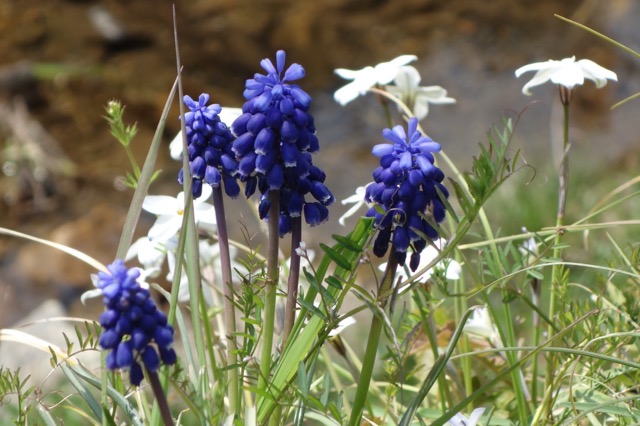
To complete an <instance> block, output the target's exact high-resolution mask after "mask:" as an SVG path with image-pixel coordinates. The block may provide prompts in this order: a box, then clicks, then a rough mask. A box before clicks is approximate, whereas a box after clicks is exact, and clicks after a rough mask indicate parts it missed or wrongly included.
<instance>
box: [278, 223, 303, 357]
mask: <svg viewBox="0 0 640 426" xmlns="http://www.w3.org/2000/svg"><path fill="white" fill-rule="evenodd" d="M301 241H302V218H301V217H294V218H292V219H291V263H290V265H289V282H288V285H287V305H286V307H285V310H284V329H283V332H282V341H283V342H285V345H286V343H287V340H289V334H290V333H291V330H292V329H293V323H294V322H295V319H296V303H297V301H298V283H299V281H300V255H299V254H298V251H297V249H298V248H299V247H300V242H301Z"/></svg>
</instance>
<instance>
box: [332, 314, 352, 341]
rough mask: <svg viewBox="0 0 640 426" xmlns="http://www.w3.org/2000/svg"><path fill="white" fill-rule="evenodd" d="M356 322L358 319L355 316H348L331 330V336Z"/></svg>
mask: <svg viewBox="0 0 640 426" xmlns="http://www.w3.org/2000/svg"><path fill="white" fill-rule="evenodd" d="M355 323H356V320H355V319H354V318H353V317H346V318H345V319H343V320H342V321H340V322H339V323H338V326H337V327H336V328H334V329H333V330H331V331H330V332H329V337H334V336H337V335H338V334H340V333H342V332H343V331H344V329H345V328H347V327H349V326H350V325H353V324H355Z"/></svg>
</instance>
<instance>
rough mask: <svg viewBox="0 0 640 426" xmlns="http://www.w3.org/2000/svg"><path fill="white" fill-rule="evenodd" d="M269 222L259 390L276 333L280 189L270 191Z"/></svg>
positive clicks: (266, 374) (263, 387)
mask: <svg viewBox="0 0 640 426" xmlns="http://www.w3.org/2000/svg"><path fill="white" fill-rule="evenodd" d="M269 202H270V204H271V205H270V208H269V222H268V225H269V227H268V233H269V234H268V238H269V242H268V247H267V277H266V280H265V283H264V328H263V329H262V351H261V353H260V377H259V378H258V390H259V391H265V390H266V389H267V384H268V381H269V373H270V371H271V352H272V348H273V337H274V334H275V330H274V326H275V317H276V293H277V290H278V250H279V243H280V235H279V230H278V217H279V214H280V211H279V206H280V191H269Z"/></svg>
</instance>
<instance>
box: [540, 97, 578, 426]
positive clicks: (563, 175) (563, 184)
mask: <svg viewBox="0 0 640 426" xmlns="http://www.w3.org/2000/svg"><path fill="white" fill-rule="evenodd" d="M559 89H560V99H561V101H562V108H563V111H564V132H563V154H562V160H561V162H560V170H559V172H558V214H557V217H556V232H557V233H556V237H555V240H554V248H553V258H554V259H560V258H561V256H562V249H561V248H559V246H560V241H561V239H562V235H563V234H564V231H563V230H562V226H563V224H564V214H565V209H566V205H567V193H568V190H569V188H568V185H569V155H568V152H569V104H570V101H571V92H572V91H571V90H570V89H567V88H566V87H564V86H559ZM563 270H564V268H563V267H562V265H561V264H559V263H558V262H555V263H554V264H553V267H552V268H551V294H550V295H549V320H550V321H551V322H550V323H549V326H548V329H547V333H548V336H549V337H550V336H552V335H553V333H554V327H553V321H554V316H555V314H556V310H557V306H558V303H559V300H558V299H559V298H561V299H564V296H563V294H564V291H565V289H562V288H561V285H562V275H563V273H562V271H563ZM555 370H556V356H555V354H553V353H550V354H549V357H548V361H547V376H546V379H545V389H546V392H553V378H554V376H555ZM547 410H548V411H549V412H548V413H547V414H548V415H549V416H550V415H551V412H550V411H551V406H550V405H549V406H548V407H547Z"/></svg>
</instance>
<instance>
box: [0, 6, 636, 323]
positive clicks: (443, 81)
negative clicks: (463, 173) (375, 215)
mask: <svg viewBox="0 0 640 426" xmlns="http://www.w3.org/2000/svg"><path fill="white" fill-rule="evenodd" d="M602 3H606V2H597V1H591V0H563V1H559V0H555V1H554V0H519V1H513V0H495V1H492V2H477V1H463V0H457V1H451V0H406V1H391V0H386V1H385V0H327V1H318V2H300V1H292V0H261V1H255V0H217V1H213V0H190V1H177V2H176V4H175V10H176V18H177V32H178V37H179V43H180V57H181V61H182V65H183V67H184V71H183V78H184V80H183V81H184V89H185V93H186V94H190V95H192V96H193V97H196V96H197V95H198V94H200V93H201V92H208V93H211V94H212V99H214V100H215V102H218V103H220V104H222V105H223V106H240V105H241V104H242V101H243V100H242V97H241V96H242V90H243V84H244V81H245V79H247V78H250V77H251V76H253V73H255V72H258V71H260V68H259V62H260V60H261V59H262V58H265V57H274V54H275V51H276V50H277V49H285V50H286V51H287V55H288V62H298V63H300V64H302V65H303V66H304V67H305V69H306V70H307V76H306V77H305V79H304V80H303V82H301V84H303V85H304V88H305V89H306V90H307V91H308V92H309V93H311V94H312V96H313V97H314V109H315V111H316V122H317V127H318V131H319V135H320V138H321V144H322V152H321V153H320V154H318V159H317V160H314V162H317V163H318V164H320V165H322V164H325V165H326V166H325V167H326V170H327V174H328V175H329V181H328V182H329V184H330V186H331V185H333V186H332V188H335V189H334V193H335V194H336V198H337V199H338V200H340V199H342V198H344V197H346V196H348V195H349V194H351V193H352V192H353V188H355V186H357V185H362V184H364V183H366V182H368V180H369V174H370V167H371V164H373V161H372V160H371V159H370V154H369V153H370V147H371V145H372V144H373V143H377V142H376V141H377V140H379V132H380V129H381V126H380V125H379V124H377V123H381V122H384V121H380V120H381V117H382V114H381V113H380V112H379V111H378V110H377V109H376V108H375V106H374V105H373V103H372V102H371V100H372V99H370V98H369V99H366V100H362V99H358V100H357V101H354V102H353V104H352V105H350V106H349V108H346V109H345V108H342V107H340V106H338V105H337V104H335V103H334V102H333V100H332V93H333V91H334V90H335V89H337V88H338V87H340V86H341V85H342V84H344V81H341V80H340V79H339V78H338V77H337V76H335V75H334V74H333V70H334V69H335V68H339V67H344V68H350V69H359V68H362V67H364V66H366V65H370V64H371V65H373V64H376V63H378V62H382V61H387V60H389V59H391V58H394V57H396V56H398V55H400V54H405V53H413V54H416V55H418V57H419V62H417V63H416V67H418V68H419V70H420V71H421V73H422V75H423V84H425V85H431V84H439V85H442V86H443V87H445V88H447V89H448V90H449V94H450V96H453V97H455V98H457V99H458V104H456V105H455V106H442V107H438V106H434V107H433V112H431V113H430V116H429V118H428V121H427V123H428V126H427V127H428V130H429V131H430V135H431V136H432V137H434V139H436V140H438V141H441V142H442V143H443V146H444V147H445V149H446V150H447V151H448V152H449V153H450V155H451V156H452V157H453V158H454V159H457V160H459V161H460V162H461V163H462V164H468V163H469V161H470V157H471V156H470V155H469V150H470V149H475V148H474V147H475V146H476V144H477V143H478V142H481V141H482V140H483V135H484V132H485V130H486V129H488V127H489V126H490V125H491V124H492V123H493V122H499V121H500V114H501V111H503V110H507V109H514V110H516V111H519V110H521V109H523V108H525V107H527V106H530V102H531V101H532V99H530V98H525V97H524V96H522V95H521V93H520V89H521V86H522V85H523V84H524V79H521V80H516V79H515V78H514V77H513V70H515V69H516V68H518V67H519V66H522V65H524V64H527V63H530V62H538V61H543V60H546V59H549V58H554V59H560V58H563V57H567V56H571V55H574V54H575V55H578V56H579V57H588V58H590V59H593V60H595V61H596V62H598V63H600V64H601V65H603V66H605V67H608V68H610V69H615V70H616V71H617V72H618V76H619V79H620V82H621V83H620V84H618V85H613V84H612V85H609V86H607V88H606V89H605V90H604V91H598V92H596V91H595V90H593V89H592V88H590V90H585V91H584V93H581V96H580V97H579V98H578V100H576V102H578V103H579V106H578V107H576V109H577V110H578V111H580V112H579V113H578V114H577V118H576V120H577V121H576V123H577V124H576V125H577V126H580V128H581V129H583V130H582V133H580V131H578V133H577V134H578V135H583V136H585V135H586V136H588V137H587V138H586V139H588V140H587V142H586V144H587V145H585V146H594V145H593V144H597V143H598V141H599V140H601V139H600V138H601V137H603V135H606V136H607V137H611V138H615V140H616V141H617V142H616V143H617V145H615V147H611V148H610V149H608V150H607V152H606V156H607V158H608V160H610V161H621V160H618V159H620V158H627V159H628V158H630V157H629V156H628V155H625V154H627V153H628V152H629V151H630V150H633V149H635V148H634V147H635V146H636V143H637V141H636V139H637V138H636V137H635V136H633V135H635V134H637V133H635V132H634V131H633V130H632V129H630V128H629V126H630V125H633V123H634V121H633V118H632V117H633V116H632V115H631V119H629V118H628V117H629V114H630V113H631V112H632V111H633V108H627V111H628V112H620V113H616V114H617V115H613V116H609V115H607V116H606V117H608V118H603V116H604V114H603V113H604V112H606V111H608V107H609V106H610V105H611V104H612V103H614V102H615V101H617V100H620V99H622V98H623V97H624V96H625V95H628V94H632V93H634V91H637V90H636V89H637V83H635V82H634V80H633V77H634V73H636V75H637V66H638V65H637V61H634V60H633V59H632V58H631V57H629V55H626V54H624V53H621V51H618V50H615V49H614V48H613V47H612V46H611V45H609V44H607V43H605V42H602V41H601V40H599V39H597V38H596V37H594V36H592V35H589V34H588V33H586V32H585V31H583V30H580V29H577V28H576V27H573V26H571V25H569V24H566V23H564V22H562V21H560V20H559V19H557V18H554V16H553V14H554V13H555V14H560V15H564V16H568V17H572V18H574V19H576V20H578V21H580V22H582V23H585V24H586V25H589V26H592V27H594V28H597V29H599V30H600V31H603V32H605V33H607V34H608V35H610V36H613V37H615V38H617V39H618V40H619V41H621V42H625V43H630V44H631V45H632V47H633V44H634V43H635V44H636V45H637V44H638V38H637V37H638V36H637V34H636V33H634V31H635V30H634V28H635V26H634V24H635V23H636V22H637V21H638V19H637V18H638V17H639V16H640V13H639V7H638V6H637V5H636V3H635V2H633V0H619V1H618V2H615V3H613V4H610V5H603V4H602ZM92 17H93V18H92ZM0 34H1V35H2V36H1V37H0V53H1V54H0V101H1V102H2V104H3V105H4V108H6V109H4V110H3V109H0V115H3V116H4V117H10V116H11V117H13V116H12V115H10V114H17V112H16V111H18V112H19V111H22V112H23V116H22V117H23V119H25V120H26V121H25V122H26V123H27V124H26V125H25V126H26V127H28V128H30V129H32V131H34V132H35V130H33V129H35V128H37V126H38V125H39V126H40V133H37V132H36V133H35V134H36V135H40V136H34V137H33V139H34V140H35V142H36V146H38V145H40V144H41V145H42V146H40V148H39V149H41V150H42V152H43V153H42V155H41V156H40V157H37V158H39V160H38V161H36V162H33V161H29V158H30V157H29V156H28V155H27V156H26V158H24V157H20V156H19V159H18V160H16V157H15V151H12V149H15V146H13V145H12V144H14V145H15V143H16V142H15V141H16V139H15V138H12V137H11V136H12V135H11V131H12V129H11V127H12V124H11V123H14V124H15V123H16V122H17V120H18V119H13V118H12V119H11V120H9V123H10V124H8V125H7V124H6V123H5V125H4V126H2V125H0V130H1V131H2V133H0V136H2V139H0V142H1V143H3V151H2V152H3V154H2V155H3V157H2V162H3V171H4V173H5V174H4V176H0V191H2V203H1V204H0V226H3V227H7V228H10V229H14V230H18V231H21V232H25V233H27V234H31V235H36V236H39V237H42V238H45V239H53V240H55V241H58V242H61V243H65V244H69V245H71V246H73V247H75V248H77V249H79V250H82V251H85V252H87V253H88V254H90V255H92V256H94V257H96V258H97V259H98V260H100V261H102V262H105V263H108V262H111V261H112V258H113V255H114V253H115V247H116V245H117V243H118V235H119V232H120V229H121V226H122V221H123V218H124V216H125V214H126V211H127V208H128V204H129V202H130V198H131V195H132V193H131V191H130V190H127V189H126V188H123V187H122V185H121V183H120V182H121V181H120V180H119V179H118V177H120V176H122V175H123V174H124V173H126V171H127V170H128V169H129V165H128V162H127V158H126V155H125V154H124V151H123V150H122V149H121V148H120V147H119V146H118V145H117V143H116V142H115V140H114V139H113V138H112V137H111V136H110V134H109V131H108V126H107V124H106V122H105V120H104V118H103V115H104V106H105V105H106V103H107V102H108V101H109V100H110V99H114V98H115V99H119V100H120V101H121V102H122V103H123V104H124V105H126V113H125V120H126V121H127V122H129V123H133V122H137V125H138V127H139V132H138V135H137V137H136V139H135V142H134V150H135V155H136V157H137V159H138V161H139V162H140V163H142V162H143V161H144V158H145V154H146V150H147V148H148V145H149V142H150V140H151V138H152V136H153V133H154V131H155V128H156V125H157V121H158V119H159V117H160V115H161V112H162V108H163V106H164V104H165V102H166V98H167V95H168V92H169V89H170V87H171V85H172V84H173V81H174V79H175V75H176V65H175V53H174V33H173V25H172V9H171V3H170V2H167V1H158V2H151V1H148V0H104V1H100V2H98V1H89V0H86V1H83V0H75V1H72V0H48V1H42V0H4V1H3V2H2V3H0ZM536 95H538V99H542V102H543V104H545V107H536V106H534V107H532V108H531V109H532V110H533V112H531V113H530V114H529V120H528V121H527V123H526V124H523V126H522V128H523V130H522V133H520V137H522V138H526V137H530V136H532V135H533V136H534V137H535V138H537V139H544V140H547V139H549V134H550V133H551V134H553V131H554V130H553V128H552V129H551V130H550V129H549V124H548V122H549V110H550V109H551V107H550V105H551V104H552V103H553V98H552V95H554V94H551V93H550V94H549V95H546V94H545V91H544V90H542V89H541V90H540V91H537V92H536ZM547 96H548V97H547ZM21 108H22V109H21ZM3 111H4V112H3ZM178 114H179V112H178V105H177V102H174V105H173V108H172V110H171V113H170V117H174V118H173V119H170V120H169V122H168V123H167V126H166V130H165V132H164V139H165V141H166V143H167V144H168V142H169V141H170V140H171V139H172V137H173V136H174V135H175V133H176V132H177V131H178V129H179V122H178V120H177V118H176V117H177V116H178ZM25 117H26V118H25ZM0 123H2V120H0ZM29 123H30V124H29ZM541 123H546V124H541ZM625 123H626V124H625ZM541 126H542V127H541ZM541 128H542V132H541V131H540V129H541ZM43 134H48V135H50V139H48V137H45V136H42V135H43ZM541 134H542V135H543V137H542V138H541V137H540V135H541ZM14 136H15V135H14ZM45 140H46V141H48V142H47V143H46V144H45V143H44V142H43V141H45ZM589 141H591V142H589ZM589 143H591V144H592V145H589ZM12 146H13V148H12ZM596 146H597V145H596ZM544 147H545V143H540V142H537V141H536V142H535V144H534V147H533V148H531V147H529V148H527V149H528V151H527V152H528V153H529V154H531V155H532V156H533V157H535V156H536V155H538V158H540V157H541V158H543V159H548V158H547V157H548V154H542V155H540V151H541V150H543V151H544V150H545V148H544ZM472 152H475V151H472ZM631 152H633V151H631ZM66 160H68V161H69V162H70V163H72V164H73V167H65V164H67V165H68V163H67V162H66ZM158 163H159V164H158V167H159V168H161V169H163V170H164V171H163V173H162V175H161V177H160V179H159V180H158V182H156V183H155V184H154V186H153V187H152V192H153V193H166V194H173V195H175V193H176V192H177V191H178V190H179V189H178V187H177V184H176V183H175V176H176V173H177V171H178V169H179V165H177V164H176V163H175V162H173V161H172V160H170V158H169V155H168V149H167V150H164V151H163V152H162V155H161V157H160V158H159V160H158ZM633 165H635V164H634V163H633V162H632V163H631V164H630V166H633ZM627 166H629V164H627ZM343 182H349V184H348V185H345V184H344V183H343ZM343 210H344V209H343V207H342V206H341V205H339V203H337V205H336V207H334V208H333V209H332V215H339V214H341V213H342V211H343ZM151 223H152V218H151V217H148V216H143V218H142V221H141V225H140V233H141V234H142V233H144V230H145V229H147V228H148V226H149V225H150V224H151ZM332 226H333V225H332ZM336 230H339V229H337V228H335V229H333V228H330V227H329V229H327V228H325V229H321V230H320V231H319V232H318V230H317V229H316V230H315V231H316V232H315V234H313V235H314V236H313V237H311V238H312V239H316V240H323V239H327V237H326V235H329V234H330V233H331V232H334V231H336ZM90 272H92V271H91V270H90V269H89V268H87V267H84V266H83V265H82V264H80V263H79V262H78V261H76V260H74V259H71V258H69V257H68V256H66V255H62V254H60V253H58V252H56V251H55V250H52V249H50V248H47V247H44V246H40V245H37V244H35V243H30V242H25V241H24V240H21V239H16V238H13V237H4V236H2V237H0V326H2V325H3V324H4V325H6V324H9V323H11V322H13V321H14V320H16V319H17V318H19V317H20V316H22V315H23V313H24V312H26V311H27V310H28V309H30V308H32V307H33V306H36V305H37V304H38V303H39V302H40V301H41V300H42V299H45V298H50V297H58V298H62V299H63V300H64V301H67V302H69V303H74V302H75V301H76V300H77V294H78V292H81V291H84V290H86V289H88V288H90V286H91V282H90V280H89V273H90Z"/></svg>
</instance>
